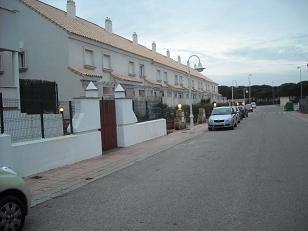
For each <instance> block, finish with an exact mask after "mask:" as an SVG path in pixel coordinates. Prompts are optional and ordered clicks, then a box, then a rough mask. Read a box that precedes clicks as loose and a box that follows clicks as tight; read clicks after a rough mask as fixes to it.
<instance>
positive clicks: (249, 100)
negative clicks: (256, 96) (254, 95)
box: [248, 74, 251, 103]
mask: <svg viewBox="0 0 308 231" xmlns="http://www.w3.org/2000/svg"><path fill="white" fill-rule="evenodd" d="M250 77H251V74H249V75H248V83H249V99H248V102H249V103H251V81H250Z"/></svg>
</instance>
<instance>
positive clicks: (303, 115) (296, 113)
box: [292, 111, 308, 121]
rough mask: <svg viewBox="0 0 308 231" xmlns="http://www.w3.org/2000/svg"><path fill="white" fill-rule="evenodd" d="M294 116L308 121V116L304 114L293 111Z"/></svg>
mask: <svg viewBox="0 0 308 231" xmlns="http://www.w3.org/2000/svg"><path fill="white" fill-rule="evenodd" d="M292 114H293V115H295V116H297V117H300V118H302V119H304V120H306V121H308V114H305V113H302V112H299V111H293V112H292Z"/></svg>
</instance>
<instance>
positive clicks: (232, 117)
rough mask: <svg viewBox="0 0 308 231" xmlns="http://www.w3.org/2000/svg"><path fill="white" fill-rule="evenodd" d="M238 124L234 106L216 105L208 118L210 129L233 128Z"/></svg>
mask: <svg viewBox="0 0 308 231" xmlns="http://www.w3.org/2000/svg"><path fill="white" fill-rule="evenodd" d="M236 126H237V117H236V111H235V110H233V108H232V107H216V108H214V109H213V111H212V113H211V116H210V118H209V119H208V130H209V131H212V130H213V129H216V128H231V129H234V127H236Z"/></svg>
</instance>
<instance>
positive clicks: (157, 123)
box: [117, 119, 167, 147]
mask: <svg viewBox="0 0 308 231" xmlns="http://www.w3.org/2000/svg"><path fill="white" fill-rule="evenodd" d="M166 134H167V129H166V120H165V119H158V120H151V121H147V122H143V123H135V124H129V125H123V126H118V127H117V139H118V146H119V147H128V146H130V145H134V144H137V143H141V142H144V141H146V140H151V139H154V138H157V137H160V136H164V135H166Z"/></svg>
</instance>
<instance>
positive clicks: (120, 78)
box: [111, 71, 142, 83]
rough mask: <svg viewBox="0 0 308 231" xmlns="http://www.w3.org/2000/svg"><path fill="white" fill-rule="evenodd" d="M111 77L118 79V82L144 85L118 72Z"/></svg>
mask: <svg viewBox="0 0 308 231" xmlns="http://www.w3.org/2000/svg"><path fill="white" fill-rule="evenodd" d="M111 75H112V76H113V77H114V78H116V79H118V80H123V81H129V82H135V83H142V81H141V80H139V79H137V78H135V77H130V76H126V75H121V74H119V73H116V72H114V71H113V72H111Z"/></svg>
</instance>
